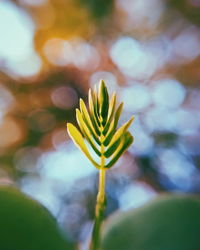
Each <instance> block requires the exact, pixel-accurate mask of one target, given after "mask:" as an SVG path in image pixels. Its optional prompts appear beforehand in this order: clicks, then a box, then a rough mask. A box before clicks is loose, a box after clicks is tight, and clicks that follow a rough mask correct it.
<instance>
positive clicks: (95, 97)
mask: <svg viewBox="0 0 200 250" xmlns="http://www.w3.org/2000/svg"><path fill="white" fill-rule="evenodd" d="M88 102H89V112H88V110H87V108H86V105H85V103H84V101H83V100H82V99H80V110H79V109H77V110H76V119H77V122H78V125H79V128H80V131H81V133H82V134H81V133H80V132H79V131H78V129H77V128H76V127H75V126H73V125H72V124H70V123H68V124H67V128H68V133H69V135H70V137H71V138H72V140H73V141H74V143H75V144H76V145H77V146H78V147H79V148H80V149H81V150H82V152H83V153H84V154H85V155H86V156H87V158H88V159H89V160H90V161H91V162H92V163H93V164H94V166H95V167H97V168H99V169H101V168H110V167H112V166H113V165H114V164H115V162H116V161H117V160H118V159H119V158H120V156H121V155H122V154H123V153H124V152H125V151H126V150H127V149H128V147H129V146H130V145H131V143H132V142H133V137H132V136H131V134H130V133H129V132H127V130H128V128H129V126H130V125H131V123H132V121H133V119H134V118H133V117H132V118H131V119H130V120H129V121H128V122H126V123H125V124H124V125H122V126H121V127H120V128H119V129H117V125H118V121H119V118H120V115H121V112H122V108H123V103H121V104H120V105H119V106H118V108H117V109H116V94H115V93H114V94H113V95H112V97H111V98H110V99H109V95H108V91H107V88H106V85H105V83H104V81H103V80H101V81H100V83H99V88H98V92H97V90H96V87H95V89H94V90H91V89H90V90H89V94H88ZM83 136H84V137H85V138H86V140H87V141H88V143H89V145H90V146H91V147H92V149H93V150H94V152H95V153H96V154H97V156H99V157H100V158H101V159H102V157H106V158H108V159H110V161H109V163H108V164H107V165H104V166H102V165H101V164H100V163H99V164H98V163H97V162H96V161H95V160H94V159H93V158H92V156H91V154H90V152H89V150H88V149H87V146H86V144H85V141H84V139H83Z"/></svg>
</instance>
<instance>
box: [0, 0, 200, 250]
mask: <svg viewBox="0 0 200 250" xmlns="http://www.w3.org/2000/svg"><path fill="white" fill-rule="evenodd" d="M199 26H200V1H199V0H182V1H176V0H168V1H167V0H166V1H164V0H115V1H114V0H107V1H106V0H13V1H8V0H1V1H0V183H8V184H9V183H11V184H16V185H17V186H19V187H20V189H21V190H22V191H23V192H25V193H28V194H29V195H31V196H32V197H34V198H35V199H37V200H39V201H40V202H41V203H42V204H43V205H44V206H46V207H47V208H48V209H49V210H50V211H51V212H52V213H53V215H54V216H55V217H56V218H57V220H58V222H59V224H60V227H61V228H62V229H63V230H64V231H65V233H66V234H68V235H69V237H70V239H71V240H72V241H74V242H79V244H81V246H82V249H84V245H85V244H86V243H85V242H87V239H88V237H89V235H90V232H91V228H92V220H93V216H94V204H95V199H96V192H97V184H98V172H97V170H96V169H95V168H94V167H93V166H91V164H90V163H89V162H88V160H87V159H86V158H85V157H84V156H83V155H82V154H81V153H80V152H79V150H78V149H77V148H76V147H75V146H74V145H73V143H72V142H71V140H70V139H69V136H68V135H67V131H66V122H72V123H74V124H76V122H75V108H76V107H78V102H79V98H80V97H81V98H83V99H84V100H85V101H86V102H87V92H88V89H89V88H90V87H93V86H94V84H96V83H98V81H99V80H100V79H104V80H105V81H106V84H107V86H108V89H109V91H110V93H111V92H113V91H116V92H117V94H118V100H119V101H124V102H125V105H124V112H123V115H122V118H121V120H120V122H121V123H123V122H124V121H125V120H127V119H128V118H129V117H130V116H131V115H132V114H134V115H135V121H134V124H133V125H132V126H131V128H130V131H131V133H132V134H133V135H134V138H135V142H134V144H133V145H132V146H131V147H130V149H129V151H128V152H127V153H126V154H125V155H124V156H123V157H122V158H121V160H120V161H119V162H118V163H117V164H116V166H115V167H113V168H112V169H111V170H110V171H109V172H108V173H107V176H108V177H107V187H106V192H107V199H108V207H107V211H106V215H107V216H108V215H109V214H111V213H113V212H114V211H116V210H127V209H130V208H135V207H138V206H141V205H142V204H144V203H145V202H147V201H149V200H150V199H152V198H153V197H155V196H156V195H158V194H159V193H160V192H185V193H195V194H199V195H200V157H199V156H200V135H199V131H200V112H199V109H200V89H199V82H200V27H199Z"/></svg>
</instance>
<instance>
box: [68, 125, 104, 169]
mask: <svg viewBox="0 0 200 250" xmlns="http://www.w3.org/2000/svg"><path fill="white" fill-rule="evenodd" d="M67 130H68V133H69V135H70V137H71V139H72V140H73V142H74V143H75V144H76V145H77V146H78V147H79V148H80V149H81V151H82V152H83V153H84V154H85V155H86V156H87V158H88V159H89V160H90V161H91V162H92V164H93V165H94V166H95V167H97V168H100V166H99V164H98V163H96V162H95V161H94V160H93V159H92V157H91V155H90V153H89V151H88V149H87V147H86V145H85V142H84V139H83V137H82V135H81V133H80V132H79V131H78V129H77V128H76V127H75V126H74V125H73V124H71V123H67Z"/></svg>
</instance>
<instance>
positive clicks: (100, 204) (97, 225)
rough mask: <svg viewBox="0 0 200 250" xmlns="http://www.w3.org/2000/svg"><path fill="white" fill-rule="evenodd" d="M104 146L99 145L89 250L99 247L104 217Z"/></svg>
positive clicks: (95, 249)
mask: <svg viewBox="0 0 200 250" xmlns="http://www.w3.org/2000/svg"><path fill="white" fill-rule="evenodd" d="M103 153H104V146H103V144H102V145H101V169H100V171H99V191H98V195H97V202H96V209H95V222H94V228H93V232H92V241H91V244H90V250H97V249H98V246H99V238H100V230H101V224H102V221H103V217H104V211H105V207H106V196H105V179H106V169H105V168H104V166H105V157H104V156H103Z"/></svg>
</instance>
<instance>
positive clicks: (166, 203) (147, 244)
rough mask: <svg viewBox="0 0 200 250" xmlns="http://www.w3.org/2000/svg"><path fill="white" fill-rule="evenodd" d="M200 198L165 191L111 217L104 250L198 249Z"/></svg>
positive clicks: (103, 242)
mask: <svg viewBox="0 0 200 250" xmlns="http://www.w3.org/2000/svg"><path fill="white" fill-rule="evenodd" d="M199 232H200V199H199V198H198V197H195V196H189V195H188V196H187V195H163V196H160V197H159V198H158V199H156V200H154V201H152V202H150V203H148V204H147V205H144V206H143V207H141V208H138V209H134V210H131V211H128V212H125V213H117V214H116V215H114V216H113V217H111V218H110V219H108V221H107V223H106V224H105V227H104V228H103V236H102V244H101V247H102V248H101V249H102V250H110V249H115V250H130V249H134V250H190V249H191V250H193V249H194V250H197V249H199V246H200V237H199Z"/></svg>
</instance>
